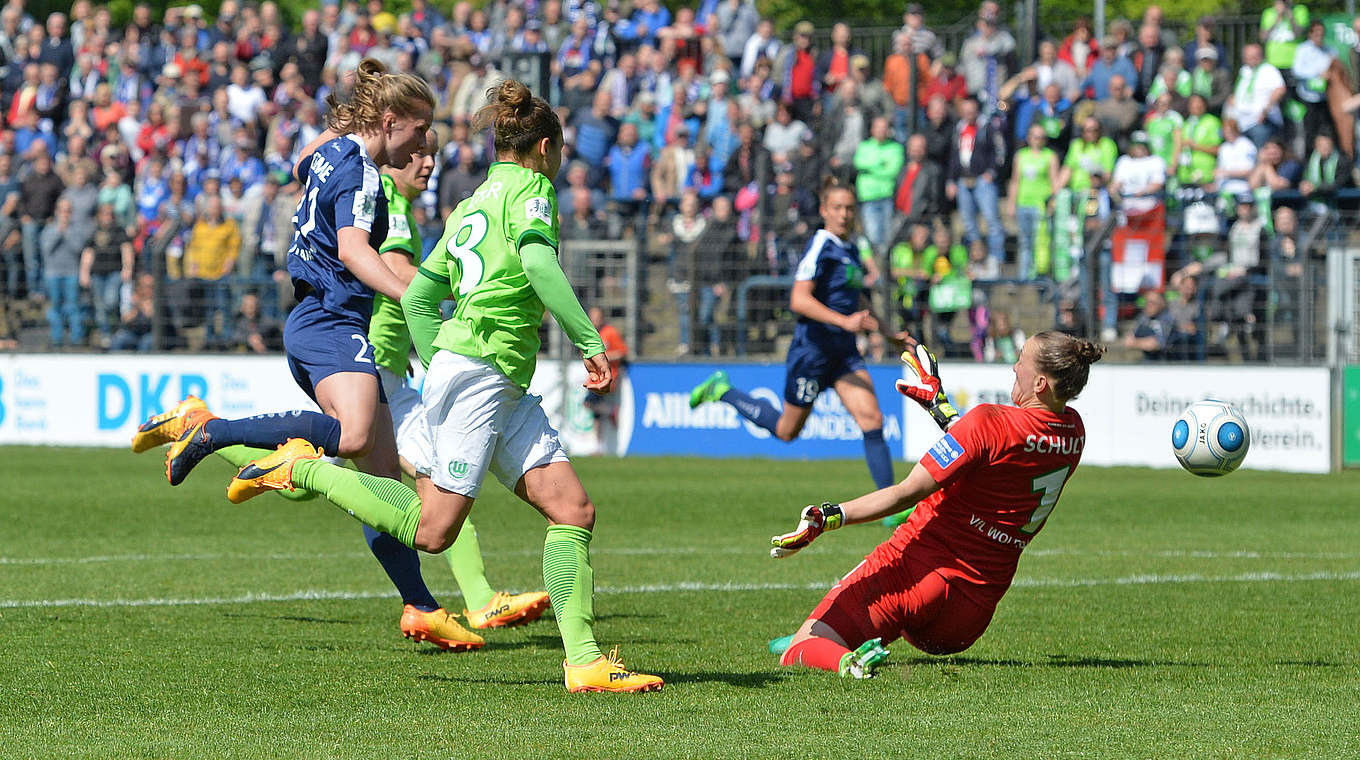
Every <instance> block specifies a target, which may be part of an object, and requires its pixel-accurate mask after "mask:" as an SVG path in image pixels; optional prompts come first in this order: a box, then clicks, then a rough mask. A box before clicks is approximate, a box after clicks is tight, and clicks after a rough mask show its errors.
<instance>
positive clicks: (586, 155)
mask: <svg viewBox="0 0 1360 760" xmlns="http://www.w3.org/2000/svg"><path fill="white" fill-rule="evenodd" d="M609 103H610V97H609V93H608V92H607V91H605V90H599V91H597V92H596V93H595V102H594V103H593V104H592V105H591V108H590V112H589V113H587V114H586V115H584V116H582V117H580V118H579V119H578V120H577V122H576V157H577V158H579V159H581V160H582V161H584V162H585V163H586V166H587V167H588V168H589V169H590V184H592V185H596V184H599V183H600V181H601V180H602V179H603V178H604V161H605V157H606V156H607V155H609V147H610V146H611V145H613V144H614V138H615V136H616V135H617V134H618V132H619V125H618V122H617V121H615V120H614V117H612V116H610V115H609Z"/></svg>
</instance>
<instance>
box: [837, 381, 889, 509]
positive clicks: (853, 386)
mask: <svg viewBox="0 0 1360 760" xmlns="http://www.w3.org/2000/svg"><path fill="white" fill-rule="evenodd" d="M833 388H834V389H835V391H836V395H837V396H840V398H841V404H843V405H844V406H845V409H846V411H848V412H850V416H851V417H854V418H855V424H857V425H859V429H860V430H861V431H863V432H864V461H865V463H866V464H867V465H868V466H869V476H870V477H872V478H873V480H874V485H875V486H877V487H879V488H886V487H888V486H890V485H892V484H893V481H894V477H893V465H892V452H890V451H889V450H888V443H887V441H885V440H884V439H883V411H882V410H881V409H879V406H878V396H877V394H875V393H874V383H873V380H871V379H870V378H869V372H868V370H863V369H861V370H857V371H855V372H850V373H847V374H845V375H841V376H840V377H839V378H836V382H835V385H834V386H833ZM896 517H897V516H894V518H896ZM902 519H903V520H905V519H906V517H905V516H903V517H902Z"/></svg>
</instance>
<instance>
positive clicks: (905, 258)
mask: <svg viewBox="0 0 1360 760" xmlns="http://www.w3.org/2000/svg"><path fill="white" fill-rule="evenodd" d="M929 246H930V227H929V226H927V225H925V224H913V225H912V226H911V232H910V233H908V236H907V239H906V240H905V241H902V242H899V243H897V244H896V245H894V246H893V247H892V250H891V251H889V252H888V271H889V274H891V275H892V278H893V282H894V283H895V285H896V287H895V288H894V291H893V297H894V300H895V301H896V302H897V312H898V316H899V317H901V319H902V328H903V329H905V330H906V331H907V332H908V333H910V334H912V335H920V334H921V332H920V325H921V303H920V301H919V300H917V296H918V295H920V293H921V287H922V285H923V284H924V283H925V281H926V280H927V279H929V278H928V277H927V276H926V270H925V253H926V248H928V247H929Z"/></svg>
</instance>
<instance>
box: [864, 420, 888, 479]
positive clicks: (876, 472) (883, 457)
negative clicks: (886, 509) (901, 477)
mask: <svg viewBox="0 0 1360 760" xmlns="http://www.w3.org/2000/svg"><path fill="white" fill-rule="evenodd" d="M864 461H866V462H868V463H869V476H870V477H872V478H873V479H874V485H875V486H876V487H878V488H887V487H888V486H890V485H892V484H893V482H894V480H893V465H892V454H891V453H890V452H889V451H888V442H887V441H885V440H883V428H878V429H876V430H866V431H864Z"/></svg>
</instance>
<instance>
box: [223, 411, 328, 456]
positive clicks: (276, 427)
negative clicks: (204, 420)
mask: <svg viewBox="0 0 1360 760" xmlns="http://www.w3.org/2000/svg"><path fill="white" fill-rule="evenodd" d="M203 431H204V432H205V433H207V434H208V437H209V438H211V439H212V441H213V445H214V446H216V447H217V448H219V449H220V448H225V447H227V446H235V445H236V444H238V443H239V444H244V445H246V446H253V447H255V448H257V449H272V448H274V447H275V446H278V445H279V444H281V443H284V442H285V441H287V440H288V439H289V438H302V439H305V440H306V441H307V442H308V443H310V444H312V445H313V446H315V447H317V448H318V449H324V450H325V451H326V453H327V454H331V455H334V454H335V453H336V450H337V449H339V448H340V420H337V419H336V418H334V417H330V416H327V415H324V414H321V413H320V412H303V411H296V412H279V413H277V414H258V415H256V416H254V417H244V418H242V419H239V420H211V421H209V422H208V424H207V425H204V426H203Z"/></svg>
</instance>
